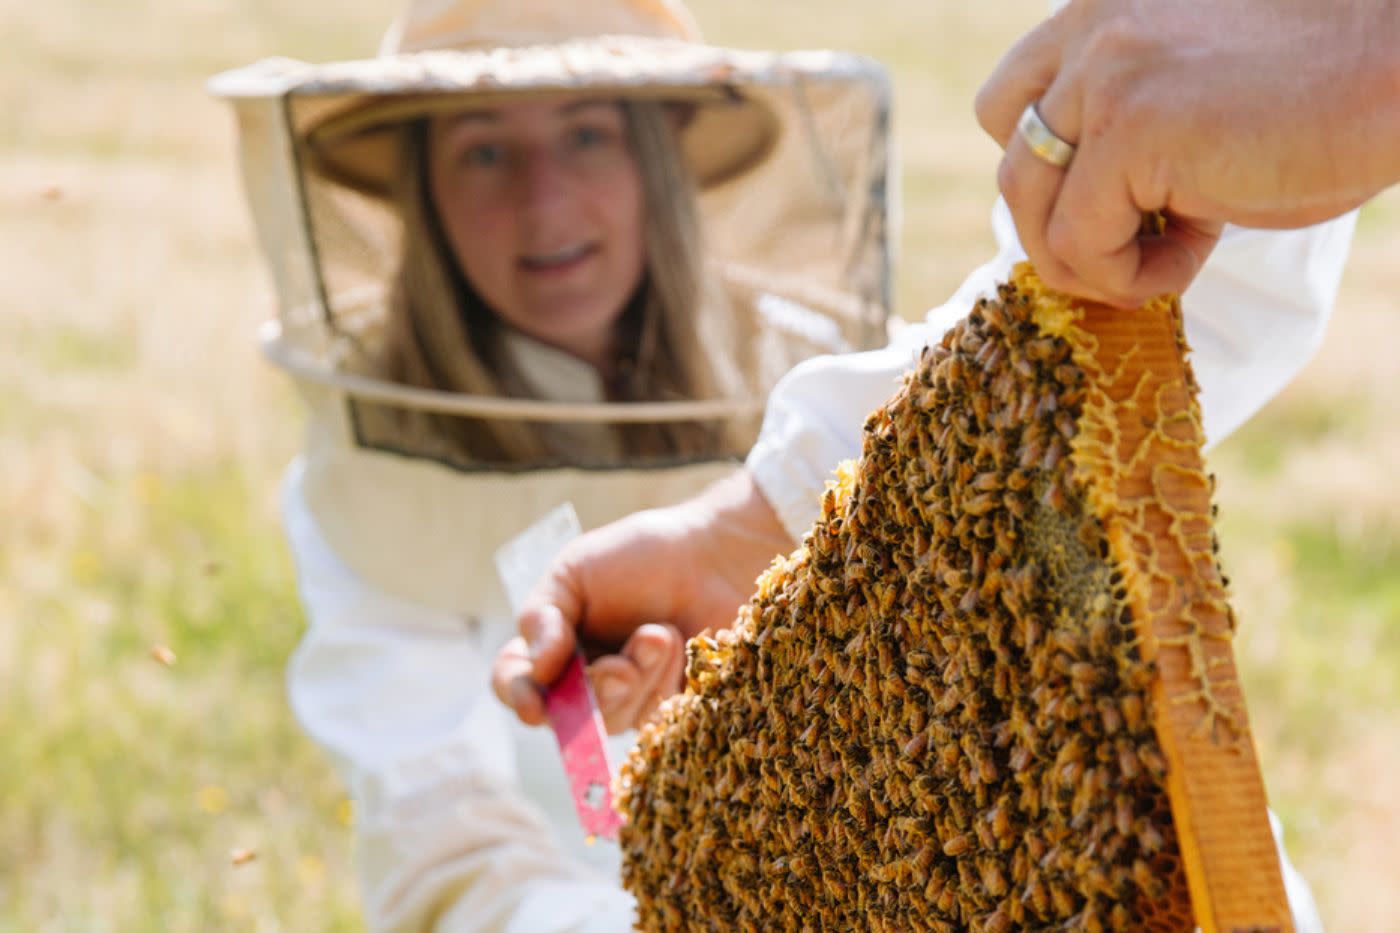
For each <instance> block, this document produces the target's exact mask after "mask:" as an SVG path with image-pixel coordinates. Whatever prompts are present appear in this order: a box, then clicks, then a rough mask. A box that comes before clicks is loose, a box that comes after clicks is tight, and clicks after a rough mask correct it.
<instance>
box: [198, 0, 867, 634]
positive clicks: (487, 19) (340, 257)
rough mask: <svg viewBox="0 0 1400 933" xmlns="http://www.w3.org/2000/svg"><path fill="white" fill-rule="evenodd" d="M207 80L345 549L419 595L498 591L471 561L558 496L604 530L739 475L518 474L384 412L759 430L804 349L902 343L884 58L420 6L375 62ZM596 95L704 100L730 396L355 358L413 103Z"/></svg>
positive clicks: (704, 193)
mask: <svg viewBox="0 0 1400 933" xmlns="http://www.w3.org/2000/svg"><path fill="white" fill-rule="evenodd" d="M210 89H211V91H212V92H213V93H215V94H216V95H219V96H222V97H225V98H228V99H229V100H230V101H231V103H232V104H233V106H234V110H235V112H236V115H237V119H238V125H239V144H240V156H241V163H242V168H243V178H244V184H245V187H246V190H247V194H248V198H249V202H250V204H251V207H252V213H253V218H254V222H255V225H256V228H257V231H258V236H259V240H260V242H261V245H262V248H263V252H264V254H265V257H266V259H267V261H268V265H269V267H270V269H271V272H272V276H273V280H274V283H275V285H276V289H277V292H278V298H279V305H280V308H279V313H278V316H277V319H276V320H275V321H272V322H269V323H268V324H267V325H266V326H265V327H264V329H263V331H262V333H261V340H262V345H263V349H264V352H265V353H266V354H267V355H268V356H269V357H270V358H271V359H272V361H273V362H274V363H276V364H277V365H279V366H281V367H282V368H284V369H286V370H287V371H289V372H290V373H291V374H292V375H293V376H294V377H295V378H296V380H297V383H298V385H299V387H300V388H301V389H302V391H303V394H304V395H305V396H306V398H307V400H308V402H309V404H310V406H311V421H310V432H309V436H308V444H307V448H306V451H305V455H304V457H303V461H304V464H305V477H306V479H305V488H306V495H307V499H308V501H309V503H310V505H311V507H312V509H313V512H314V513H315V515H316V517H317V519H318V522H319V524H320V525H321V527H322V530H323V531H325V532H326V535H327V538H328V539H329V541H330V543H331V544H332V545H333V546H334V547H335V548H336V550H337V551H338V552H339V553H340V554H341V556H342V557H344V558H345V559H346V560H347V561H348V562H349V563H350V564H351V566H352V567H353V568H354V569H356V570H357V571H359V572H361V573H363V574H366V575H367V576H368V577H369V578H370V579H373V580H376V581H377V582H379V583H380V584H381V585H383V586H385V587H386V588H389V589H391V590H394V591H396V592H399V593H400V594H402V595H406V596H410V597H412V598H415V599H418V600H419V601H422V602H427V603H429V604H435V605H443V606H446V607H450V608H454V609H465V608H468V607H467V605H466V604H467V602H469V601H472V600H476V599H477V598H478V597H479V596H480V592H481V585H482V584H481V581H479V580H478V581H472V580H468V579H464V578H462V568H463V567H465V566H467V565H482V566H485V567H488V568H489V566H490V563H491V562H490V554H491V553H492V550H493V549H494V547H495V545H496V544H497V543H498V542H499V539H500V538H503V537H507V536H509V535H510V534H513V533H514V532H515V531H516V530H519V528H521V527H524V526H525V525H526V524H528V523H529V522H530V521H531V520H532V518H533V517H534V516H535V515H538V514H541V513H543V512H544V511H546V510H547V509H548V508H549V507H551V506H552V505H554V504H556V503H557V502H558V501H561V500H562V499H564V498H572V499H573V500H574V501H575V504H576V505H577V506H578V507H579V509H580V513H581V517H582V519H583V522H584V524H585V525H592V524H598V523H601V522H603V521H607V520H610V519H612V518H613V517H616V516H617V515H621V514H625V513H626V512H629V511H633V510H635V509H638V508H643V507H646V506H649V505H654V504H659V502H662V501H670V500H674V499H676V498H679V497H681V496H683V495H684V494H688V493H689V492H691V491H693V490H695V489H698V488H699V486H700V485H702V484H703V483H705V482H708V481H709V480H711V479H713V478H715V477H716V476H717V475H720V474H721V473H723V472H727V471H729V470H731V469H733V468H734V462H733V459H732V453H733V452H731V453H730V455H729V457H728V459H725V458H724V457H720V456H719V455H716V456H715V457H713V458H708V459H706V458H701V461H702V462H690V463H676V462H665V463H637V462H635V461H633V462H622V461H612V462H606V461H598V460H596V459H593V460H584V459H580V460H578V461H573V462H570V461H567V460H566V461H565V462H558V461H554V462H550V463H538V464H519V463H516V464H511V465H510V467H509V469H503V468H502V465H501V464H483V463H473V462H466V461H463V460H461V459H460V458H454V457H451V456H444V455H443V453H442V451H441V450H428V449H414V448H413V447H412V445H408V444H405V443H403V442H402V439H395V438H392V437H386V436H383V435H382V434H376V433H375V430H374V429H373V425H374V424H375V423H377V422H376V421H375V419H373V418H370V417H367V413H369V412H370V411H371V410H372V409H373V408H375V407H381V408H382V407H385V406H387V407H392V408H396V409H400V410H407V411H418V412H432V413H434V414H435V415H438V416H450V417H460V418H472V419H515V420H520V421H522V422H534V423H540V422H544V423H548V424H551V425H556V426H559V425H563V426H569V425H597V424H600V423H601V424H607V423H627V422H647V423H660V422H666V421H671V420H674V421H682V422H690V421H714V420H716V419H720V420H724V419H728V420H730V421H733V422H735V423H738V422H743V423H744V424H747V425H749V426H750V427H751V428H756V424H757V415H758V413H759V412H760V411H761V409H762V405H763V401H764V397H765V396H766V394H767V391H768V389H769V388H770V387H771V386H772V385H773V383H774V382H776V380H777V378H778V377H779V376H781V375H782V373H783V372H785V371H786V370H787V369H788V368H790V367H791V366H792V365H794V364H795V363H797V362H799V361H800V360H801V359H803V358H805V357H808V356H812V355H815V354H818V353H830V352H843V351H848V350H856V349H865V348H870V347H874V346H878V345H881V344H883V343H884V342H885V340H886V336H887V331H886V325H887V316H888V306H889V300H888V298H889V282H888V256H887V231H888V227H889V223H888V217H887V203H888V189H889V185H888V180H889V174H888V168H889V160H890V153H889V148H888V134H889V99H888V97H889V95H888V85H887V82H886V78H885V75H884V72H883V70H882V69H881V68H880V67H879V66H878V65H876V64H875V63H873V62H872V61H870V60H868V59H865V58H863V57H860V56H856V55H849V54H843V53H837V52H828V51H819V52H792V53H771V52H755V51H740V50H733V49H724V48H719V47H715V46H711V45H707V44H704V43H703V42H702V41H701V39H700V36H699V32H698V30H697V29H696V26H695V24H694V22H693V20H692V19H691V17H690V15H689V13H688V12H687V11H686V10H685V8H684V7H683V6H682V5H681V4H680V3H679V2H676V0H586V2H585V0H409V3H408V6H407V8H406V10H405V12H404V13H403V15H402V16H401V17H400V19H399V20H398V21H397V22H396V23H395V24H394V25H393V26H392V27H391V28H390V30H389V32H388V34H387V35H386V36H385V39H384V42H383V45H382V48H381V51H380V54H379V55H378V56H377V57H375V58H371V59H365V60H359V61H343V62H335V63H329V64H309V63H305V62H299V61H293V60H289V59H270V60H265V61H262V62H259V63H256V64H253V65H250V66H248V67H246V68H242V69H238V70H235V71H230V72H226V73H224V74H221V75H218V76H216V77H215V78H214V79H212V80H211V82H210ZM575 93H576V94H578V95H580V96H583V97H588V98H595V99H596V98H605V99H642V100H655V101H660V102H664V103H667V104H676V105H678V108H677V109H678V112H680V113H681V114H683V120H682V121H681V123H680V129H679V130H678V132H679V139H678V145H679V151H680V153H681V155H682V159H683V161H684V163H685V165H686V166H687V168H688V169H689V171H690V173H691V174H692V176H693V178H694V180H695V182H696V189H697V206H698V212H699V216H700V224H701V228H702V236H703V239H704V242H705V274H706V278H707V282H706V288H705V294H706V295H707V296H708V297H707V299H706V300H705V301H704V302H702V305H701V308H700V311H699V315H700V319H699V320H698V321H697V327H698V329H699V332H700V339H701V342H702V344H703V349H704V352H705V353H706V354H707V355H708V356H710V357H711V358H713V359H715V360H717V361H718V362H719V363H721V364H723V365H724V366H729V367H730V368H731V369H736V370H737V377H738V378H736V379H733V380H730V382H729V383H728V384H729V385H730V389H729V390H728V392H727V394H726V395H725V396H724V397H721V398H710V399H700V400H674V401H654V402H622V403H604V402H593V403H587V402H577V401H546V400H542V399H525V398H504V397H496V396H480V395H468V394H465V393H456V392H445V391H437V390H430V389H422V388H414V387H409V386H405V385H401V384H398V383H394V382H392V381H390V380H387V379H384V378H380V377H378V376H376V375H375V373H374V372H373V371H372V370H369V369H366V368H365V367H364V366H363V365H360V364H359V363H357V361H363V360H364V359H365V358H367V356H372V355H373V350H374V348H375V347H376V345H377V343H379V342H381V341H382V339H383V322H384V319H385V315H386V313H387V307H388V302H387V296H388V294H389V291H390V287H391V284H392V282H393V280H394V277H395V274H396V271H397V269H396V265H397V262H398V257H399V253H400V242H401V236H402V221H401V220H400V218H399V216H398V212H397V210H396V208H395V206H394V204H393V201H392V198H390V197H387V196H386V195H388V194H389V192H390V190H391V187H392V186H391V179H392V177H393V175H394V173H395V172H396V171H397V162H398V154H397V153H398V147H399V146H400V145H401V144H402V140H403V138H404V136H405V134H404V133H403V132H402V129H403V127H404V125H405V122H406V121H409V120H413V119H416V118H419V117H423V116H427V115H429V114H433V113H439V112H444V111H450V110H454V109H461V108H464V107H466V106H470V105H482V104H484V103H487V102H490V101H503V100H509V99H513V98H519V97H522V96H529V95H544V94H548V95H551V96H554V95H559V94H575ZM716 298H717V300H710V299H716ZM464 478H465V479H470V480H471V482H470V483H463V482H462V480H463V479H464ZM463 490H470V492H466V491H463ZM504 513H510V514H508V515H505V517H501V516H502V514H504ZM464 521H472V522H479V523H480V527H479V528H478V533H477V534H476V536H475V541H474V543H472V544H471V545H470V547H474V548H476V550H477V551H479V552H480V553H475V552H474V553H471V554H466V553H464V551H463V548H464V547H468V545H467V544H466V543H464V542H463V541H462V539H463V538H464V537H468V536H464V535H463V531H462V528H463V522H464ZM493 523H494V525H493ZM488 525H490V526H491V527H487V526H488ZM495 526H500V527H495ZM449 542H450V544H449ZM497 595H499V594H497ZM499 605H500V604H499V600H497V601H496V603H495V606H496V608H499ZM478 608H479V607H478Z"/></svg>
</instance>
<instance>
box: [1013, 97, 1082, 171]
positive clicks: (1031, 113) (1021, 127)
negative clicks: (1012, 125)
mask: <svg viewBox="0 0 1400 933" xmlns="http://www.w3.org/2000/svg"><path fill="white" fill-rule="evenodd" d="M1016 130H1017V131H1018V132H1019V133H1020V134H1021V138H1022V139H1024V140H1025V141H1026V145H1027V146H1029V147H1030V150H1031V152H1033V153H1035V156H1036V158H1038V159H1040V160H1041V161H1042V162H1048V163H1049V164H1050V165H1053V166H1055V167H1056V168H1064V167H1066V166H1067V165H1069V160H1070V159H1072V158H1074V145H1073V144H1072V143H1067V142H1065V141H1064V140H1063V139H1061V138H1060V137H1058V136H1056V135H1055V132H1054V131H1053V130H1051V129H1050V127H1048V126H1046V125H1045V121H1044V120H1042V119H1041V118H1040V111H1039V110H1037V109H1036V105H1035V104H1033V103H1032V104H1028V105H1027V106H1026V109H1025V110H1023V111H1021V119H1020V120H1018V121H1016Z"/></svg>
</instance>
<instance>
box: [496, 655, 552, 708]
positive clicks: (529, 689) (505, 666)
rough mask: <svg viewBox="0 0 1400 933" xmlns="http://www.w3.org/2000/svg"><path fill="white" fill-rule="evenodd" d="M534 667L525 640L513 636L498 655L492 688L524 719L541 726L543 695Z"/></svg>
mask: <svg viewBox="0 0 1400 933" xmlns="http://www.w3.org/2000/svg"><path fill="white" fill-rule="evenodd" d="M534 667H535V663H534V661H533V659H531V657H530V647H529V645H528V644H526V642H525V639H524V638H520V637H516V638H512V639H511V640H510V641H508V642H506V644H505V647H503V648H502V649H501V650H500V653H499V654H497V655H496V662H495V664H494V665H492V668H491V689H492V690H493V691H494V692H495V694H496V698H497V699H498V700H500V701H501V702H502V703H504V704H505V705H506V706H508V707H510V708H511V710H513V711H514V712H515V715H516V716H518V717H519V718H520V721H521V722H524V723H526V724H528V725H531V726H538V725H541V724H542V723H543V722H544V720H545V710H544V695H543V693H542V692H541V690H540V688H539V686H538V685H537V684H536V682H535V680H534V677H533V676H532V675H533V672H534Z"/></svg>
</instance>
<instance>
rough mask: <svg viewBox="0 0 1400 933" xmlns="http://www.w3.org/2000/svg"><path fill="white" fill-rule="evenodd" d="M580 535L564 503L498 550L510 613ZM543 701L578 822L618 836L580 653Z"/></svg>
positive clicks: (598, 722)
mask: <svg viewBox="0 0 1400 933" xmlns="http://www.w3.org/2000/svg"><path fill="white" fill-rule="evenodd" d="M579 533H580V528H579V521H578V515H577V513H575V511H574V507H573V505H572V504H571V503H567V502H566V503H564V504H563V505H561V506H559V507H558V508H556V509H554V510H553V511H551V512H549V513H548V514H546V515H545V516H544V517H543V518H541V519H540V520H539V521H537V522H536V523H535V524H533V525H531V526H530V527H529V528H527V529H525V530H524V531H523V532H521V533H520V534H519V535H517V536H516V537H514V538H512V539H511V540H510V541H507V542H506V543H505V544H504V545H502V546H501V548H500V550H499V551H497V552H496V568H497V571H498V572H499V573H500V576H501V582H502V583H503V584H504V586H505V589H506V594H507V596H508V597H509V599H510V604H511V611H512V612H517V613H518V612H519V611H520V607H521V605H522V604H523V603H524V601H525V597H526V596H527V595H528V594H529V592H530V588H531V587H532V586H533V585H534V584H535V581H536V580H538V579H539V578H540V576H541V575H542V574H543V573H544V571H545V569H546V568H547V567H548V566H549V564H550V561H552V560H553V559H554V558H555V556H556V555H557V554H558V553H559V551H560V549H562V548H563V547H564V545H566V544H568V543H569V542H570V541H572V540H573V539H574V538H577V537H578V536H579ZM544 702H545V710H546V713H547V716H548V719H549V726H550V728H551V729H553V730H554V738H555V740H556V741H557V742H558V743H559V754H560V756H561V757H562V759H563V763H564V771H565V773H566V774H567V775H568V779H569V792H570V795H571V796H572V797H573V801H574V809H575V810H577V811H578V818H579V823H581V824H582V826H583V830H584V832H586V833H587V834H588V838H589V839H590V840H592V839H596V838H603V839H612V840H616V839H617V827H618V824H619V822H620V819H619V817H618V813H617V811H616V810H615V809H613V805H612V792H611V791H610V789H609V785H610V783H611V781H612V769H611V767H610V766H609V764H608V751H607V742H606V740H605V733H604V731H603V718H602V716H601V715H600V714H599V712H598V701H597V700H595V699H594V697H593V691H592V689H591V688H590V687H589V685H588V676H587V674H586V673H585V672H584V659H583V654H582V653H581V652H579V651H577V650H576V651H575V652H574V653H573V656H572V657H571V658H570V659H569V663H568V664H567V665H566V666H565V668H564V672H563V673H562V674H561V675H560V676H559V679H558V680H556V681H555V682H554V683H553V684H551V685H550V687H549V690H548V691H547V692H546V694H545V701H544Z"/></svg>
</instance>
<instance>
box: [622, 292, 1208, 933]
mask: <svg viewBox="0 0 1400 933" xmlns="http://www.w3.org/2000/svg"><path fill="white" fill-rule="evenodd" d="M1041 318H1042V315H1041V314H1040V312H1039V311H1038V309H1037V303H1036V301H1035V300H1034V295H1033V293H1030V292H1028V291H1027V290H1025V289H1022V288H1018V287H1017V285H1016V284H1015V283H1014V282H1013V284H1009V285H1004V286H1002V287H1001V289H1000V291H999V294H998V296H997V297H996V298H995V299H986V300H982V301H980V302H979V303H978V305H977V306H976V308H975V309H974V310H973V311H972V312H971V313H970V315H969V316H968V317H967V318H966V319H965V320H964V321H963V322H961V323H960V324H959V325H958V326H956V327H954V328H953V329H952V330H950V331H949V332H948V333H947V334H946V335H945V337H944V338H943V340H942V341H941V343H940V344H939V345H937V346H934V347H931V348H929V349H927V350H926V351H925V352H924V354H923V357H922V359H921V360H920V362H919V363H918V365H917V366H916V367H915V369H914V370H913V372H912V373H910V375H909V376H908V377H907V378H906V381H905V383H904V385H903V387H902V389H901V390H900V391H899V392H898V393H897V394H896V395H895V396H894V397H893V398H892V399H891V400H890V401H889V402H888V403H887V404H886V405H885V406H884V407H882V408H881V409H880V410H879V411H877V412H876V413H874V414H873V415H872V416H871V417H870V418H869V420H868V421H867V423H866V426H865V438H864V449H863V453H862V456H861V458H860V460H859V461H857V462H856V463H855V464H854V465H853V466H847V467H846V468H844V469H843V471H842V472H841V473H840V474H839V476H838V480H837V482H835V483H834V484H833V485H832V486H831V487H830V488H828V490H827V492H826V494H825V497H824V501H823V504H822V515H821V518H820V519H819V520H818V521H817V523H816V525H815V526H814V528H813V529H812V531H811V533H810V534H809V535H808V537H807V538H806V540H805V541H804V542H803V546H802V547H800V548H799V549H798V550H797V551H796V552H794V553H793V554H792V555H791V556H790V557H788V558H786V559H783V560H780V561H778V562H776V563H775V564H774V566H773V567H772V568H770V569H769V571H768V572H767V573H766V574H765V575H764V576H763V577H762V578H761V579H760V580H759V585H758V592H757V594H756V595H755V596H754V598H753V599H752V600H751V601H750V603H749V604H748V605H747V606H746V607H744V609H743V610H742V612H741V614H740V617H739V621H738V623H737V624H736V626H735V627H734V628H733V629H731V630H728V631H725V632H722V633H719V634H717V635H716V636H714V637H702V638H699V639H695V640H693V641H692V642H691V644H690V647H689V649H688V651H689V659H688V669H687V689H686V691H685V692H684V693H683V694H681V695H679V696H677V697H674V698H672V699H671V700H670V701H668V702H667V704H665V705H664V706H663V707H662V710H661V712H660V713H659V714H658V716H657V717H656V718H655V719H653V721H652V722H651V723H650V724H648V725H647V726H646V727H645V728H644V729H643V731H642V734H641V737H640V741H639V744H638V746H637V748H636V749H634V751H633V753H632V755H631V757H630V759H629V760H628V762H627V763H626V765H625V766H624V768H623V772H622V775H621V777H620V780H619V791H620V800H619V806H620V808H621V809H622V810H623V813H624V816H625V819H626V823H625V825H624V827H623V829H622V833H621V843H622V848H623V856H624V862H623V881H624V884H625V885H626V886H627V888H628V889H629V890H630V891H632V893H633V894H635V895H636V898H637V902H638V909H639V915H638V926H639V928H641V929H646V930H680V929H717V930H755V931H757V930H777V929H782V930H856V929H861V930H875V931H880V930H911V929H932V930H940V931H953V930H985V931H991V933H1002V931H1008V930H1013V929H1017V930H1044V929H1052V928H1053V929H1062V928H1063V929H1076V930H1088V931H1101V930H1150V931H1172V933H1180V931H1189V930H1191V929H1192V928H1194V926H1195V923H1194V921H1193V919H1192V914H1191V909H1190V901H1189V897H1188V893H1187V887H1186V881H1185V875H1184V872H1183V869H1182V863H1181V858H1180V854H1179V852H1178V848H1177V841H1176V836H1175V833H1174V829H1173V824H1172V818H1171V812H1170V808H1169V804H1168V799H1167V793H1166V790H1165V778H1166V770H1167V765H1166V762H1165V757H1164V755H1163V752H1162V749H1161V747H1160V746H1159V743H1158V739H1157V736H1156V733H1155V732H1154V728H1153V714H1154V709H1153V703H1154V701H1153V695H1152V689H1151V687H1152V682H1153V678H1154V675H1155V668H1154V663H1155V662H1154V660H1153V652H1152V651H1145V650H1143V649H1144V643H1143V640H1142V637H1141V634H1140V629H1139V627H1138V625H1137V624H1136V623H1135V619H1134V615H1133V612H1132V610H1131V600H1130V599H1129V593H1128V588H1127V586H1126V585H1125V570H1126V571H1128V572H1130V570H1129V569H1128V568H1125V567H1124V566H1122V565H1120V564H1119V563H1118V561H1117V559H1116V558H1115V557H1114V552H1113V549H1112V548H1110V546H1109V542H1108V538H1107V536H1106V533H1105V529H1104V527H1103V525H1102V523H1101V520H1100V518H1098V517H1097V516H1096V512H1095V509H1094V508H1092V507H1090V499H1091V498H1092V495H1091V493H1092V490H1090V489H1089V488H1088V486H1087V485H1086V484H1088V483H1090V482H1092V478H1091V471H1085V470H1076V463H1077V462H1079V461H1080V460H1081V459H1082V457H1081V453H1082V449H1083V445H1082V444H1080V445H1076V443H1075V442H1076V437H1077V435H1078V434H1079V432H1080V431H1081V430H1083V429H1084V417H1085V412H1086V406H1087V405H1088V404H1089V403H1091V402H1092V398H1091V395H1092V393H1093V391H1094V386H1093V380H1094V378H1096V376H1095V374H1094V373H1093V372H1091V371H1090V370H1088V369H1086V367H1085V366H1084V365H1083V362H1084V361H1083V359H1082V357H1077V356H1076V354H1075V352H1074V344H1073V342H1072V340H1070V339H1067V338H1066V336H1065V333H1064V331H1065V328H1064V327H1063V326H1056V327H1047V326H1046V322H1045V321H1044V320H1042V319H1041ZM1060 323H1061V325H1062V324H1063V322H1060ZM1081 440H1082V439H1081Z"/></svg>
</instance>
